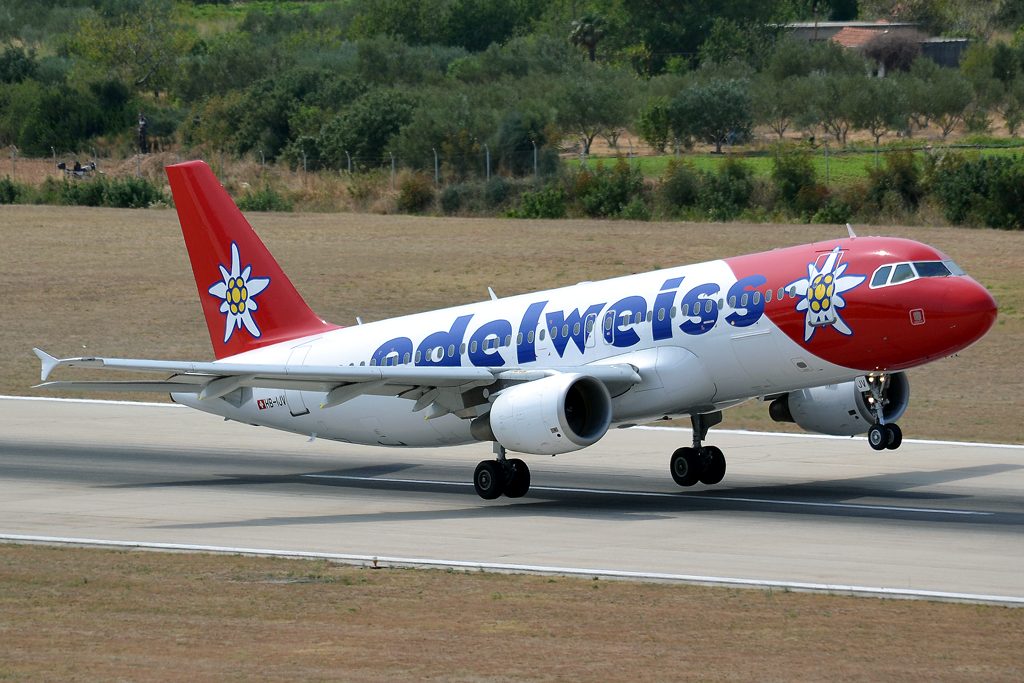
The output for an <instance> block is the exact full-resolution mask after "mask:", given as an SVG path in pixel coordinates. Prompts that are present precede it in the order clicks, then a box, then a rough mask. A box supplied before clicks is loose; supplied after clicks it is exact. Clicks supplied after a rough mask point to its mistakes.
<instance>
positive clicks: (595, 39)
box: [569, 14, 604, 62]
mask: <svg viewBox="0 0 1024 683" xmlns="http://www.w3.org/2000/svg"><path fill="white" fill-rule="evenodd" d="M603 37H604V20H603V19H601V17H600V16H598V15H596V14H588V15H586V16H584V17H580V18H579V19H576V20H574V21H573V22H572V24H571V25H570V30H569V42H571V43H572V44H573V45H575V46H577V47H580V48H586V50H587V54H588V55H590V61H591V62H593V61H594V60H595V59H596V53H595V51H596V50H597V44H598V43H599V42H600V41H601V38H603Z"/></svg>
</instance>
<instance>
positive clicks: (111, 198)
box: [105, 177, 166, 209]
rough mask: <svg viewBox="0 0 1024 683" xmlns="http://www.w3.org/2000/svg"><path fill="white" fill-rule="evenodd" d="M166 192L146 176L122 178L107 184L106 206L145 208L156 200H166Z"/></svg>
mask: <svg viewBox="0 0 1024 683" xmlns="http://www.w3.org/2000/svg"><path fill="white" fill-rule="evenodd" d="M165 200H166V197H164V193H163V192H161V191H160V189H159V188H158V187H157V186H156V185H154V184H153V183H151V182H149V181H148V180H146V179H145V178H132V177H129V178H122V179H121V180H120V181H118V180H112V181H110V182H109V183H108V185H107V190H106V196H105V202H106V206H112V207H114V208H118V209H145V208H147V207H148V206H149V205H150V204H153V203H155V202H162V201H165Z"/></svg>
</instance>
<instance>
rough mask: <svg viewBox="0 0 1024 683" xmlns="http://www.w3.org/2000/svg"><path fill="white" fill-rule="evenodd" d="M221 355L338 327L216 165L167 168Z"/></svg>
mask: <svg viewBox="0 0 1024 683" xmlns="http://www.w3.org/2000/svg"><path fill="white" fill-rule="evenodd" d="M167 178H168V180H169V181H170V183H171V191H172V192H173V193H174V204H175V206H176V207H177V209H178V220H179V221H180V222H181V232H182V233H183V234H184V235H185V246H186V247H188V256H189V259H191V261H192V273H193V274H194V275H195V277H196V287H197V288H198V289H199V300H200V301H201V302H202V304H203V313H204V314H205V315H206V324H207V326H208V327H209V328H210V341H212V342H213V350H214V353H215V354H216V356H217V358H225V357H227V356H233V355H235V354H238V353H242V352H243V351H251V350H252V349H258V348H260V347H262V346H268V345H270V344H276V343H278V342H282V341H287V340H289V339H296V338H298V337H305V336H308V335H312V334H319V333H321V332H326V331H328V330H334V329H338V328H337V326H336V325H331V324H330V323H327V322H325V321H324V320H322V319H321V318H320V316H318V315H317V314H316V313H314V312H313V311H311V310H310V309H309V306H307V305H306V302H305V301H303V300H302V297H301V296H299V293H298V292H297V291H295V287H294V286H292V283H291V282H289V281H288V278H287V277H286V276H285V274H284V271H282V270H281V267H280V266H279V265H277V261H275V260H274V257H273V256H271V255H270V252H269V251H268V250H267V248H266V247H265V246H264V245H263V242H261V241H260V238H259V237H257V236H256V233H255V232H253V229H252V227H251V226H250V225H249V222H248V221H247V220H245V217H244V216H243V215H242V212H241V211H239V210H238V207H236V206H235V203H234V202H233V201H231V197H229V196H228V193H227V192H225V191H224V188H222V187H221V186H220V183H219V182H218V181H217V177H216V176H214V175H213V172H212V171H211V170H210V167H209V166H207V165H206V164H205V163H203V162H202V161H189V162H186V163H184V164H177V165H174V166H168V167H167Z"/></svg>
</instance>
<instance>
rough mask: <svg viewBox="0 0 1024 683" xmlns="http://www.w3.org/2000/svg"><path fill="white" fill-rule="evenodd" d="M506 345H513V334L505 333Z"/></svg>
mask: <svg viewBox="0 0 1024 683" xmlns="http://www.w3.org/2000/svg"><path fill="white" fill-rule="evenodd" d="M505 346H512V335H511V334H506V335H505Z"/></svg>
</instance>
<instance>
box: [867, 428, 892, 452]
mask: <svg viewBox="0 0 1024 683" xmlns="http://www.w3.org/2000/svg"><path fill="white" fill-rule="evenodd" d="M885 427H886V426H885V425H878V424H875V425H871V429H869V430H868V444H870V445H871V447H872V448H873V449H875V450H876V451H884V450H885V449H886V447H887V446H888V445H889V434H890V432H889V430H887V429H886V428H885Z"/></svg>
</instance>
